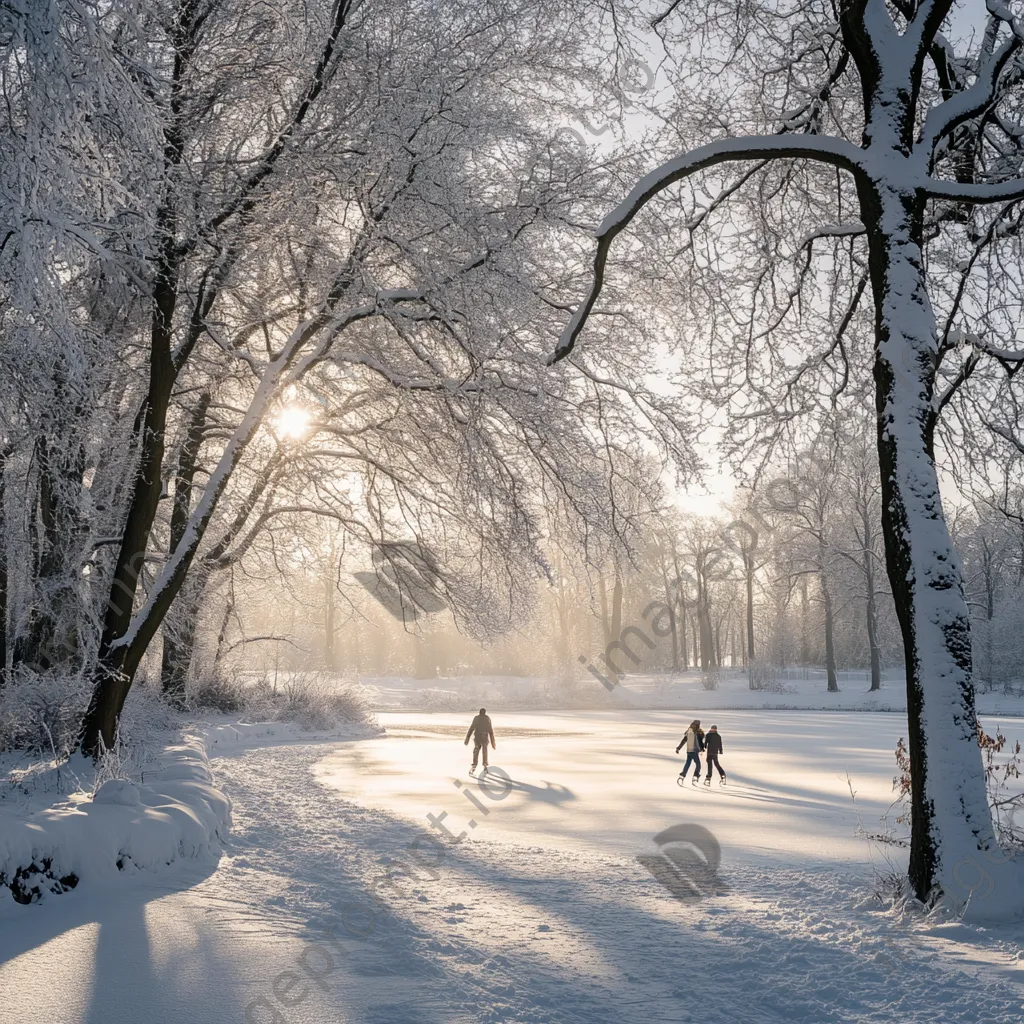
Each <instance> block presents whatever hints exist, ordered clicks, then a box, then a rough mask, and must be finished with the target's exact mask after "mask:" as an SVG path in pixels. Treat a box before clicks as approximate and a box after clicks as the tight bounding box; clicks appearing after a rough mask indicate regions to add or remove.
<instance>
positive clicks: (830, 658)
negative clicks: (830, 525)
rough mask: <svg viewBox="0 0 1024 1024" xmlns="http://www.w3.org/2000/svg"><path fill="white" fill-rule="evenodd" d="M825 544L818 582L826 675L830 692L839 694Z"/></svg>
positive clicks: (820, 547) (821, 544)
mask: <svg viewBox="0 0 1024 1024" xmlns="http://www.w3.org/2000/svg"><path fill="white" fill-rule="evenodd" d="M825 557H826V555H825V543H824V540H822V542H821V543H820V544H819V546H818V559H819V562H818V580H819V585H820V587H821V600H822V603H823V604H824V606H825V675H826V677H827V678H828V692H829V693H838V692H839V676H838V674H837V673H836V642H835V615H834V614H833V612H832V591H831V590H829V586H828V576H827V574H826V568H825Z"/></svg>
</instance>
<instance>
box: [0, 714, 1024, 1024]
mask: <svg viewBox="0 0 1024 1024" xmlns="http://www.w3.org/2000/svg"><path fill="white" fill-rule="evenodd" d="M696 706H697V707H700V705H696ZM694 714H696V715H699V717H700V718H701V719H702V721H703V723H704V724H705V725H708V724H710V722H711V721H712V720H713V721H715V722H717V724H718V725H719V728H720V730H721V732H722V733H723V735H724V738H725V755H724V756H723V759H722V760H723V763H724V764H725V766H726V768H727V770H728V771H729V772H730V778H729V785H728V787H727V788H725V789H719V788H718V787H717V785H714V786H713V787H712V788H711V789H710V790H706V789H704V788H703V787H700V788H699V789H697V790H694V789H692V788H691V787H689V786H687V787H686V788H685V789H680V788H679V787H678V786H676V784H675V781H674V779H675V775H676V772H677V771H678V770H679V759H677V758H676V757H675V755H674V754H673V749H674V747H675V744H676V743H677V742H678V734H679V731H680V728H681V726H682V725H683V724H685V723H683V722H682V721H681V716H680V715H678V714H676V713H669V712H656V711H631V712H623V711H618V712H585V713H533V714H528V713H523V714H500V713H498V714H496V715H495V728H496V732H497V736H498V744H499V746H498V750H497V757H496V758H495V759H494V760H495V761H497V763H498V764H499V765H501V767H502V768H503V769H504V770H505V772H506V773H507V774H508V776H509V777H510V778H511V779H512V780H513V781H512V782H511V783H504V782H502V781H501V779H500V776H499V777H497V778H498V781H497V782H492V783H489V784H488V787H489V791H487V792H485V791H484V790H482V789H481V788H480V787H479V786H478V785H477V784H476V783H475V782H473V781H472V780H470V778H469V776H468V774H467V769H468V757H467V752H466V748H465V747H464V746H463V745H462V737H463V735H464V729H465V728H466V725H467V724H468V715H466V714H459V715H446V714H433V715H428V714H423V713H398V714H391V715H382V716H380V717H381V721H382V723H383V724H384V725H385V726H386V727H387V729H388V736H387V737H381V738H372V739H365V740H361V741H354V742H337V741H323V742H319V743H301V742H295V741H294V740H289V739H288V738H287V737H286V736H263V737H262V738H260V739H259V740H258V742H257V741H256V740H252V743H253V744H256V745H248V746H247V745H245V744H238V745H237V746H236V748H235V749H234V751H233V752H232V753H231V754H229V755H228V756H223V757H217V756H216V755H217V750H216V749H212V750H211V755H212V756H213V758H214V760H213V762H212V763H213V769H214V774H215V779H216V781H217V783H218V784H219V785H220V786H222V787H223V788H224V789H225V790H226V791H227V792H228V793H229V795H230V796H231V798H232V800H233V804H234V806H233V816H234V828H233V832H232V836H231V838H230V839H229V841H228V845H227V851H226V853H225V855H224V856H223V857H222V858H221V860H220V862H219V864H216V865H212V864H211V865H207V866H205V867H204V866H196V865H191V866H181V867H172V868H169V869H167V873H164V874H160V875H146V874H139V875H136V876H134V877H132V878H130V879H121V880H120V883H119V884H118V885H116V886H114V887H107V888H98V887H93V888H92V889H90V890H89V891H85V890H84V889H83V888H82V887H79V889H76V890H75V891H73V892H70V893H67V894H65V895H62V896H59V897H53V898H50V899H48V900H47V901H46V902H45V903H44V904H42V905H37V906H32V907H21V906H7V907H4V908H3V910H2V911H0V992H2V993H3V1010H2V1013H0V1017H2V1019H3V1020H5V1021H6V1020H8V1019H10V1020H12V1021H18V1022H19V1024H36V1022H38V1024H44V1022H45V1024H129V1022H131V1024H135V1022H138V1021H145V1022H147V1024H163V1022H166V1024H192V1022H196V1024H199V1022H203V1024H205V1022H208V1021H218V1022H224V1024H234V1022H243V1021H247V1020H248V1021H251V1022H257V1024H262V1022H264V1021H275V1022H281V1021H284V1022H288V1024H292V1022H294V1024H307V1022H308V1024H321V1022H323V1024H327V1022H337V1021H353V1022H367V1024H384V1022H388V1024H414V1022H415V1024H420V1022H422V1024H428V1022H430V1024H433V1022H437V1024H442V1022H443V1024H447V1022H463V1021H465V1022H469V1021H488V1022H517V1024H520V1022H521V1024H527V1022H529V1024H534V1022H536V1024H540V1022H552V1024H553V1022H559V1024H562V1022H566V1024H569V1022H588V1024H589V1022H604V1021H609V1022H611V1021H628V1022H633V1021H636V1022H640V1021H661V1020H666V1021H668V1020H671V1021H687V1020H694V1021H697V1020H699V1021H701V1022H705V1024H726V1022H728V1024H736V1022H740V1021H743V1022H747V1021H752V1022H782V1021H786V1022H790V1021H797V1022H808V1024H810V1022H826V1021H828V1022H833V1021H835V1022H855V1021H856V1022H861V1021H893V1020H898V1021H901V1022H911V1024H916V1022H925V1021H929V1022H931V1021H948V1022H967V1021H972V1022H973V1021H977V1022H981V1021H986V1022H989V1021H998V1022H1010V1021H1013V1022H1017V1021H1019V1020H1020V1019H1021V1017H1022V1015H1024V959H1021V950H1022V949H1024V925H1022V926H1021V927H1020V928H1016V929H1010V930H1008V929H1000V930H998V931H995V930H991V931H984V930H981V929H969V928H966V927H964V926H962V925H959V924H957V923H955V922H952V923H945V924H943V923H933V924H931V925H929V924H926V923H923V922H921V921H918V920H915V919H912V918H908V919H906V920H899V919H894V918H893V917H892V916H890V915H887V914H885V913H883V912H881V911H880V910H879V909H877V907H878V906H879V905H878V904H876V903H874V902H873V901H872V900H870V898H869V894H870V890H871V882H872V878H873V875H874V871H876V870H877V871H884V870H886V869H887V865H886V864H885V861H884V859H883V858H882V857H880V856H879V855H878V854H877V852H876V853H874V854H873V853H872V851H871V849H870V848H869V846H868V844H867V843H865V841H864V840H863V839H858V838H857V837H856V830H857V825H858V815H859V817H860V820H862V821H863V823H864V824H865V826H867V827H869V828H872V827H874V826H875V825H877V822H878V818H879V816H880V815H881V814H882V813H884V811H885V809H886V807H887V806H888V804H889V801H890V799H891V795H890V784H891V779H892V775H893V758H892V751H893V748H894V747H895V744H896V739H897V737H898V736H899V735H900V734H901V733H905V720H904V718H903V716H902V715H886V714H877V713H875V714H864V713H847V714H830V713H818V712H782V711H715V712H713V713H711V714H709V713H700V712H699V711H695V712H694ZM688 717H689V714H688V715H687V718H688ZM986 724H987V725H992V724H993V723H992V722H987V723H986ZM1002 724H1003V726H1004V730H1005V731H1006V732H1007V734H1008V735H1009V736H1010V739H1011V741H1012V740H1013V739H1015V738H1022V739H1024V721H1012V720H1008V721H1004V722H1003V723H1002ZM847 773H848V775H849V781H848V777H847ZM456 781H458V782H460V783H462V784H463V789H466V788H468V789H469V791H470V793H471V794H472V795H473V796H474V797H475V798H476V799H477V800H479V801H480V803H481V805H482V806H483V807H486V808H487V809H488V811H489V813H483V812H482V811H480V810H479V809H477V807H476V806H474V805H473V804H472V803H471V802H470V800H469V799H468V798H467V797H465V796H463V795H462V794H463V789H459V788H457V787H456V786H455V782H456ZM850 782H852V785H853V789H854V791H855V792H856V801H855V802H854V801H853V800H852V799H851V796H850V788H849V785H850ZM506 790H508V793H507V796H505V795H504V794H505V793H506ZM499 797H500V798H499ZM428 814H430V815H433V816H434V819H435V820H436V821H439V822H441V823H442V824H444V825H445V826H447V827H450V828H451V830H452V832H453V834H454V835H456V836H457V835H458V834H459V833H461V832H462V831H466V832H467V833H468V835H467V838H465V839H464V840H462V841H461V842H460V843H458V845H457V846H452V845H451V844H450V840H447V839H445V838H443V837H442V841H443V842H445V843H449V846H448V847H447V849H446V850H445V854H444V856H443V858H442V859H440V861H439V862H436V867H431V865H433V864H435V858H436V857H437V851H436V848H435V846H434V845H433V844H431V843H430V842H429V841H428V839H427V836H429V835H435V836H439V837H441V835H442V834H441V832H440V831H439V830H438V829H436V828H432V827H431V825H430V824H429V821H428V819H427V815H428ZM442 814H444V815H446V816H445V817H443V818H442V817H441V815H442ZM470 820H473V821H476V823H477V824H476V827H475V828H473V827H472V826H470V824H469V822H470ZM679 823H695V824H698V825H701V826H704V827H705V828H707V829H709V830H710V831H711V832H713V833H714V835H715V836H716V837H717V838H718V840H719V841H720V843H721V849H722V861H721V868H720V878H721V881H722V883H723V885H724V886H725V887H727V891H726V892H725V893H723V894H721V895H716V896H712V897H709V898H706V899H702V900H699V901H689V902H682V901H680V900H677V899H675V898H673V896H672V895H671V894H670V893H669V892H668V891H667V890H666V889H665V888H664V887H663V886H662V885H661V884H660V883H659V882H658V881H656V880H655V879H654V878H653V877H652V876H651V874H650V873H649V872H648V871H647V870H646V869H645V868H644V867H643V865H641V864H640V863H639V862H638V861H637V859H636V858H637V855H638V854H652V855H653V854H655V853H656V852H657V850H656V848H655V846H654V844H653V842H652V836H653V835H655V834H656V833H657V832H659V831H660V830H661V829H664V828H665V827H667V826H670V825H675V824H679ZM417 839H418V840H419V847H418V851H416V852H418V854H419V864H418V865H417V863H416V861H415V859H414V858H413V857H412V856H411V855H410V849H411V848H412V844H413V843H415V842H416V841H417ZM386 861H390V870H391V880H390V883H387V881H386V876H385V874H384V873H385V871H387V870H388V868H387V867H386V866H383V865H384V863H385V862H386ZM402 865H404V866H405V867H406V868H407V869H408V870H409V871H410V875H403V874H401V873H399V871H400V869H401V866H402ZM382 880H383V882H384V884H382ZM375 887H376V891H377V892H378V893H379V899H380V902H379V904H378V905H377V910H376V912H375V915H374V917H373V919H372V929H370V930H369V934H367V935H366V936H365V937H363V938H361V939H356V938H353V937H351V936H350V935H349V934H348V933H346V932H345V930H344V928H343V927H341V926H340V925H339V927H338V928H337V932H336V935H337V936H338V937H337V938H335V939H334V940H333V941H334V942H335V945H333V946H332V945H331V944H330V941H329V939H328V938H327V937H326V936H327V932H326V931H325V929H327V928H328V927H329V926H330V925H331V924H332V923H338V922H340V921H341V920H342V917H343V915H344V914H345V913H346V911H347V913H348V922H349V924H350V926H351V927H352V929H353V930H356V931H362V930H366V928H368V927H369V924H370V921H371V919H370V918H368V917H367V916H366V914H365V913H363V912H361V911H360V910H359V909H358V907H359V906H361V907H363V908H365V907H368V906H371V905H373V904H372V903H371V896H370V895H369V894H370V893H371V892H372V891H374V888H375ZM364 926H366V928H364Z"/></svg>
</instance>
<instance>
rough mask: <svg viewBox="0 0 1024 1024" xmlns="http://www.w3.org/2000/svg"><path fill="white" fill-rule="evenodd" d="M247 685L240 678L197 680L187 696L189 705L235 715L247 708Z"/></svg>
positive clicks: (215, 677)
mask: <svg viewBox="0 0 1024 1024" xmlns="http://www.w3.org/2000/svg"><path fill="white" fill-rule="evenodd" d="M245 690H246V684H245V682H244V680H243V679H242V677H240V676H225V675H215V676H210V677H208V678H205V679H200V680H197V681H196V682H195V683H193V685H192V686H191V687H189V691H188V694H187V698H188V702H189V705H190V706H191V707H193V708H197V709H198V708H203V709H206V710H210V711H221V712H223V713H224V714H233V713H235V712H237V711H241V710H243V709H244V708H245V706H246V698H247V694H246V692H245Z"/></svg>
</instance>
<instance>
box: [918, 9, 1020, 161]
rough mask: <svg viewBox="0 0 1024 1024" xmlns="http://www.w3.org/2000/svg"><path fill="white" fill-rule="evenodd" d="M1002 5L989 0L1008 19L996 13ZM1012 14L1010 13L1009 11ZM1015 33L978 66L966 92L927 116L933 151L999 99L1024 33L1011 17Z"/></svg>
mask: <svg viewBox="0 0 1024 1024" xmlns="http://www.w3.org/2000/svg"><path fill="white" fill-rule="evenodd" d="M997 6H998V5H995V4H993V3H992V0H989V4H988V7H989V11H991V12H993V15H994V16H995V17H997V18H999V19H1000V20H1006V19H1004V18H1003V17H1002V16H1001V15H998V14H996V13H995V10H994V8H996V7H997ZM1006 14H1007V15H1009V12H1006ZM1009 24H1010V26H1011V29H1012V33H1011V35H1010V37H1009V38H1008V39H1006V40H1005V41H1004V42H1003V44H1002V45H1001V46H1000V47H999V48H998V49H997V50H995V51H994V52H992V53H991V54H989V56H988V57H987V59H986V60H985V63H984V64H983V65H982V67H980V68H979V69H978V74H977V77H976V78H975V80H974V84H973V85H971V86H970V87H969V88H967V89H964V90H963V91H962V92H958V93H955V94H954V95H953V96H951V97H950V98H949V99H947V100H946V101H945V102H944V103H941V104H939V106H937V107H934V108H932V109H931V110H930V111H929V112H928V116H927V117H926V118H925V122H924V130H923V131H922V133H921V145H922V146H923V147H924V149H925V151H926V152H928V153H931V152H932V151H933V150H934V148H935V146H936V145H937V144H938V143H939V141H940V140H941V139H942V138H943V137H944V136H946V135H948V134H949V133H950V132H951V131H953V129H954V128H956V127H957V125H960V124H963V122H964V121H968V120H970V119H971V118H972V117H976V116H977V115H978V114H981V113H982V112H983V111H984V110H985V109H986V107H988V106H989V105H990V104H991V103H992V102H993V101H994V100H995V98H996V93H997V91H998V88H999V78H1000V75H1001V74H1002V72H1003V68H1005V67H1006V63H1007V61H1009V59H1010V58H1011V57H1012V56H1014V54H1016V53H1017V51H1018V50H1019V49H1020V47H1021V44H1022V42H1024V35H1022V33H1021V30H1020V26H1019V25H1018V24H1017V21H1016V19H1015V18H1012V17H1009Z"/></svg>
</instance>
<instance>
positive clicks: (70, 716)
mask: <svg viewBox="0 0 1024 1024" xmlns="http://www.w3.org/2000/svg"><path fill="white" fill-rule="evenodd" d="M88 703H89V685H88V682H87V680H85V679H83V678H81V677H80V676H68V675H57V674H53V673H46V672H33V671H31V670H29V669H25V668H21V669H19V670H18V671H16V672H14V673H13V674H12V677H11V678H10V680H9V681H8V683H7V685H6V686H4V687H0V750H26V751H28V752H29V753H31V754H43V755H46V756H49V757H56V758H57V759H58V760H63V759H65V758H66V757H67V756H68V755H69V754H70V753H71V751H72V750H74V748H75V745H76V743H77V741H78V729H79V725H80V723H81V720H82V715H83V714H84V713H85V708H86V705H87V704H88Z"/></svg>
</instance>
